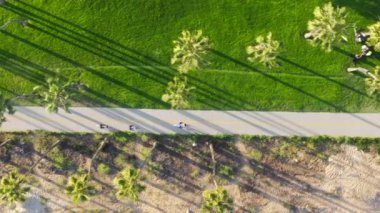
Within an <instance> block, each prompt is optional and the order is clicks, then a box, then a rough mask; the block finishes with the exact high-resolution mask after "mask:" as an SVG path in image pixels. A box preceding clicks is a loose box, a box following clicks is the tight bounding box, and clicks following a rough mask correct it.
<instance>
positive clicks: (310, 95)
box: [210, 49, 345, 112]
mask: <svg viewBox="0 0 380 213" xmlns="http://www.w3.org/2000/svg"><path fill="white" fill-rule="evenodd" d="M210 51H211V52H212V53H213V54H215V55H218V56H220V57H222V58H225V59H229V60H230V61H232V62H234V63H236V64H237V65H240V66H242V67H244V68H246V69H248V70H249V71H251V72H255V73H258V74H261V75H262V76H264V77H266V78H269V79H271V80H273V81H275V82H277V83H279V84H282V85H284V86H286V87H288V88H291V89H293V90H295V91H297V92H299V93H300V94H303V95H305V96H308V97H310V98H312V99H315V100H317V101H319V102H321V103H323V104H325V105H326V106H328V107H329V108H332V109H334V110H335V111H338V112H344V111H345V109H344V108H343V107H341V106H339V105H337V104H334V103H331V102H329V101H326V100H324V99H322V98H320V97H318V96H317V95H314V94H312V93H310V92H307V91H305V90H303V89H302V88H299V87H296V86H295V85H293V84H291V83H288V82H285V81H283V80H282V79H280V78H278V77H276V76H273V75H271V74H269V73H267V72H265V71H262V70H259V69H257V68H254V67H252V66H250V65H248V64H247V63H245V62H242V61H239V60H237V59H235V58H232V57H230V56H228V55H226V54H224V53H222V52H220V51H218V50H214V49H211V50H210Z"/></svg>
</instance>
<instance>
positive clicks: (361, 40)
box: [304, 30, 372, 63]
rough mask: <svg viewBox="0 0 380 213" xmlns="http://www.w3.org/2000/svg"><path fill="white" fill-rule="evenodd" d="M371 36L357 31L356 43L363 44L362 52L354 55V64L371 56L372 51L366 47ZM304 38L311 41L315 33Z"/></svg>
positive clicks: (307, 34)
mask: <svg viewBox="0 0 380 213" xmlns="http://www.w3.org/2000/svg"><path fill="white" fill-rule="evenodd" d="M370 36H371V33H369V32H364V31H361V30H359V31H356V30H355V42H357V43H360V44H362V46H361V52H360V53H359V54H354V55H353V59H352V60H353V62H354V63H356V62H358V61H359V60H361V59H364V58H365V57H368V56H371V55H372V51H371V49H370V47H369V46H367V45H366V41H367V40H368V38H369V37H370ZM304 38H305V39H307V40H311V39H313V38H314V36H313V33H311V32H307V33H305V34H304Z"/></svg>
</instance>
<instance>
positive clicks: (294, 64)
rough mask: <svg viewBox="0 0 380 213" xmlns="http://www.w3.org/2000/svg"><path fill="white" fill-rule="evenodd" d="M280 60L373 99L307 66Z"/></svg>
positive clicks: (284, 59)
mask: <svg viewBox="0 0 380 213" xmlns="http://www.w3.org/2000/svg"><path fill="white" fill-rule="evenodd" d="M278 58H279V59H280V60H282V61H284V62H285V63H288V64H291V65H293V66H295V67H298V68H300V69H302V70H304V71H306V72H308V73H310V74H312V75H315V76H318V77H321V78H324V79H326V80H327V81H329V82H331V83H334V84H337V85H339V86H340V87H342V88H345V89H348V90H350V91H352V92H355V93H357V94H359V95H361V96H363V97H366V98H371V99H372V98H373V97H372V96H370V95H368V94H367V93H365V92H363V91H360V90H357V89H356V88H354V87H352V86H350V85H347V84H344V83H342V82H339V81H337V80H335V79H333V78H331V77H328V76H325V75H322V74H320V73H318V72H316V71H314V70H312V69H310V68H307V67H305V66H303V65H300V64H297V63H296V62H294V61H291V60H289V59H286V58H283V57H278Z"/></svg>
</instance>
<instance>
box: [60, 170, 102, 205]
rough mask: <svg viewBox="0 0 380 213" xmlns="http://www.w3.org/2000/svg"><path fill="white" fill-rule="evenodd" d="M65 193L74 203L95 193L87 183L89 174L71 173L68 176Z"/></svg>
mask: <svg viewBox="0 0 380 213" xmlns="http://www.w3.org/2000/svg"><path fill="white" fill-rule="evenodd" d="M65 193H66V194H67V195H68V196H70V197H71V199H72V200H73V202H74V203H80V202H85V201H88V200H89V199H90V197H91V196H93V195H95V188H94V187H93V186H92V185H90V184H89V175H88V174H84V175H72V176H70V177H69V180H68V183H67V185H66V188H65Z"/></svg>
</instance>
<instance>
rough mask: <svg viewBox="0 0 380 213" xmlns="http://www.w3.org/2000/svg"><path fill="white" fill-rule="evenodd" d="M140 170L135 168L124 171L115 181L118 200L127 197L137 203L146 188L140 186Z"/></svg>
mask: <svg viewBox="0 0 380 213" xmlns="http://www.w3.org/2000/svg"><path fill="white" fill-rule="evenodd" d="M139 181H140V170H137V169H134V168H125V169H123V170H122V171H121V172H120V173H119V174H117V176H116V177H115V179H114V180H113V183H114V186H115V188H116V189H117V192H116V196H117V198H118V199H123V198H125V197H127V198H129V199H131V200H133V201H137V200H138V194H139V193H140V192H142V191H144V189H145V186H143V185H141V184H139Z"/></svg>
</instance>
